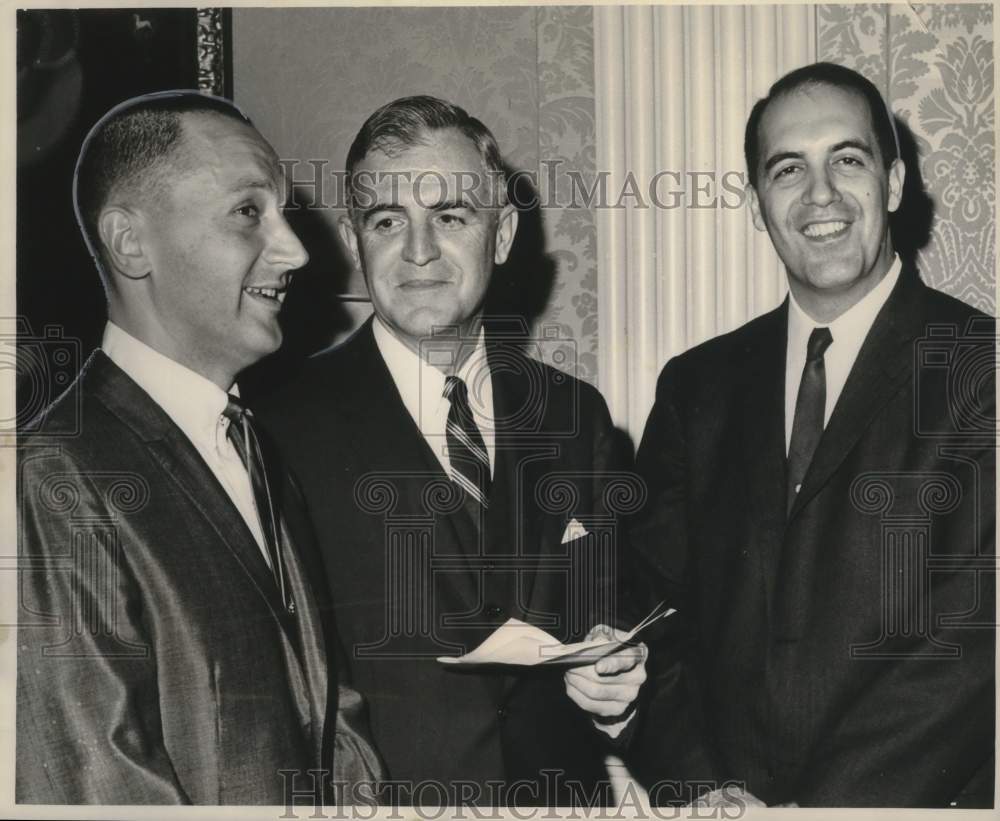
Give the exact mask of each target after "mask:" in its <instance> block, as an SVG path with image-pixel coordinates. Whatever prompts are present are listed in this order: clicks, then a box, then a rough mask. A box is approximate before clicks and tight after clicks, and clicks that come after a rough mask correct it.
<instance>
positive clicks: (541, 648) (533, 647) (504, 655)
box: [438, 602, 676, 667]
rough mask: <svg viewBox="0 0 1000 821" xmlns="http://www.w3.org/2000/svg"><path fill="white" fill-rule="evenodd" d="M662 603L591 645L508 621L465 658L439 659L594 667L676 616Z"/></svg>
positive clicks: (442, 658)
mask: <svg viewBox="0 0 1000 821" xmlns="http://www.w3.org/2000/svg"><path fill="white" fill-rule="evenodd" d="M664 608H665V602H660V603H659V604H658V605H657V606H656V607H655V608H653V611H652V612H651V613H650V614H649V615H648V616H646V618H644V619H643V620H642V621H641V622H639V623H638V624H637V625H636V626H635V627H633V628H632V629H631V630H629V632H627V633H618V634H616V636H615V637H612V636H606V635H605V636H597V637H595V638H592V639H590V640H588V641H578V642H574V643H573V644H563V643H561V642H560V641H559V640H558V639H557V638H555V636H552V635H550V634H549V633H546V632H545V631H544V630H542V629H541V628H539V627H535V626H534V625H531V624H526V623H525V622H523V621H521V620H520V619H507V621H506V622H504V623H503V624H501V625H500V626H499V627H498V628H497V629H496V630H494V631H493V632H492V633H491V634H490V635H489V637H488V638H487V639H486V640H485V641H484V642H483V643H482V644H480V645H479V646H478V647H477V648H476V649H474V650H472V651H470V652H468V653H466V654H465V655H464V656H458V657H455V656H439V657H438V661H440V662H441V663H442V664H451V665H466V664H512V665H516V666H519V667H534V666H537V665H541V664H559V665H566V666H571V667H572V666H579V665H583V664H593V663H594V662H595V661H597V660H598V659H599V658H602V657H603V656H606V655H608V654H609V653H612V652H614V651H615V650H617V649H618V648H619V647H622V646H623V645H625V644H628V643H629V642H630V641H632V639H634V638H635V637H636V636H637V635H638V634H639V632H640V631H642V630H644V629H645V628H647V627H648V626H649V625H651V624H652V623H653V622H655V621H659V620H660V619H665V618H666V617H667V616H669V615H671V614H673V613H675V612H676V611H675V610H674V608H672V607H669V608H665V609H664Z"/></svg>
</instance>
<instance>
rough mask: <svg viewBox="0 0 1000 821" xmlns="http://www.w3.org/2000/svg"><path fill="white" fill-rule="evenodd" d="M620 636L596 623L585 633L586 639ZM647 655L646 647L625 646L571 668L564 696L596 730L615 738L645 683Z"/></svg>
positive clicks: (629, 716) (566, 680) (640, 645)
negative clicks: (584, 712)
mask: <svg viewBox="0 0 1000 821" xmlns="http://www.w3.org/2000/svg"><path fill="white" fill-rule="evenodd" d="M622 635H624V634H623V633H621V632H620V631H617V630H614V629H612V628H611V627H608V626H607V625H604V624H599V625H597V626H596V627H594V628H593V629H591V631H590V632H589V633H588V634H587V640H588V641H589V640H590V639H593V638H597V637H599V636H609V637H611V636H613V637H616V638H617V637H619V636H622ZM648 654H649V651H648V648H647V647H646V645H645V644H638V645H625V646H623V647H621V648H620V649H618V650H616V651H615V652H614V653H610V654H608V655H606V656H604V657H602V658H600V659H598V660H597V661H596V662H594V663H593V664H588V665H587V666H585V667H573V668H571V669H569V670H567V671H566V674H565V676H564V677H563V679H564V681H565V682H566V695H568V696H569V697H570V698H571V699H572V700H573V701H574V703H575V704H576V705H577V706H578V707H580V709H582V710H585V711H586V712H588V713H590V714H591V715H592V716H593V717H594V723H595V724H596V725H597V727H598V728H599V729H601V730H602V731H604V732H606V733H607V734H608V735H610V736H611V737H612V738H616V737H617V736H618V734H619V733H620V732H621V731H622V729H623V728H624V727H625V725H626V724H628V721H629V719H630V718H631V712H630V710H631V708H632V704H633V703H634V702H635V700H636V698H637V697H638V695H639V688H640V687H642V683H643V682H644V681H645V680H646V656H647V655H648ZM615 719H618V721H615Z"/></svg>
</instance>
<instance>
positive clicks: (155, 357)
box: [101, 321, 239, 442]
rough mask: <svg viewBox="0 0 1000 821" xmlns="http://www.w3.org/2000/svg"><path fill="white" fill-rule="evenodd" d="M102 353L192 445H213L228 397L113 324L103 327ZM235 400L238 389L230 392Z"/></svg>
mask: <svg viewBox="0 0 1000 821" xmlns="http://www.w3.org/2000/svg"><path fill="white" fill-rule="evenodd" d="M101 349H102V350H103V351H104V352H105V353H106V354H107V355H108V357H109V358H110V359H111V361H112V362H114V363H115V364H116V365H117V366H118V367H119V368H121V369H122V370H123V371H125V373H126V374H128V376H129V377H131V379H132V380H133V381H134V382H136V384H138V385H139V387H140V388H142V389H143V390H144V391H145V392H146V393H148V394H149V395H150V397H151V398H152V399H153V401H154V402H156V404H157V405H159V406H160V407H161V408H163V410H164V411H166V413H167V415H168V416H169V417H170V418H171V419H172V420H173V421H174V424H176V425H177V427H179V428H180V429H181V430H182V431H184V433H185V434H186V435H187V437H188V438H189V439H191V440H193V441H201V442H214V441H215V432H216V429H217V427H218V424H219V418H220V416H221V415H222V412H223V411H224V410H225V408H226V404H227V402H228V395H227V393H226V391H224V390H222V388H220V387H219V386H218V385H216V384H215V383H214V382H212V381H211V380H209V379H206V378H205V377H204V376H202V375H201V374H199V373H195V372H194V371H192V370H191V369H190V368H187V367H185V366H184V365H181V364H180V363H179V362H176V361H174V360H173V359H171V358H170V357H168V356H164V355H163V354H161V353H159V352H158V351H155V350H153V349H152V348H151V347H149V346H148V345H147V344H145V343H144V342H141V341H140V340H138V339H136V338H135V337H134V336H132V335H131V334H130V333H128V332H127V331H124V330H123V329H122V328H120V327H118V326H117V325H116V324H115V323H114V322H110V321H109V322H108V323H107V325H105V327H104V338H103V340H102V341H101ZM230 390H231V391H232V393H233V394H234V395H236V396H238V395H239V392H238V389H237V388H236V386H235V385H234V386H233V387H232V388H231V389H230Z"/></svg>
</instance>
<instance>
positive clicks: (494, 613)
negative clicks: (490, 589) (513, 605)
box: [486, 604, 503, 619]
mask: <svg viewBox="0 0 1000 821" xmlns="http://www.w3.org/2000/svg"><path fill="white" fill-rule="evenodd" d="M486 615H487V616H489V617H490V618H491V619H498V618H500V617H501V616H502V615H503V608H502V607H500V606H499V605H496V604H491V605H490V606H489V607H487V608H486Z"/></svg>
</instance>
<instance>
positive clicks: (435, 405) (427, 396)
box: [372, 316, 490, 433]
mask: <svg viewBox="0 0 1000 821" xmlns="http://www.w3.org/2000/svg"><path fill="white" fill-rule="evenodd" d="M372 333H373V334H374V335H375V344H376V345H377V346H378V349H379V353H380V354H382V359H383V360H384V361H385V364H386V367H387V368H388V369H389V374H390V376H392V381H393V382H394V383H395V384H396V389H397V390H398V391H399V395H400V397H401V398H402V400H403V404H404V405H405V406H406V409H407V410H408V411H409V413H410V415H411V416H412V417H413V419H414V420H415V421H416V422H417V427H418V428H420V430H421V431H424V432H425V433H426V432H428V430H429V426H428V422H429V420H430V419H432V418H433V415H434V414H435V413H437V411H438V409H440V407H441V403H442V402H447V401H448V400H446V399H445V398H444V380H445V375H444V372H443V371H441V370H440V369H438V368H437V367H435V366H434V365H431V364H430V363H429V362H427V360H425V359H424V358H423V357H422V356H420V355H419V354H418V353H416V352H415V351H413V350H412V349H410V348H408V347H407V346H406V345H405V344H403V342H401V341H400V340H399V339H398V338H397V337H396V336H395V335H394V334H393V333H392V331H390V330H389V329H388V328H387V327H386V325H385V323H383V322H382V320H381V319H379V317H378V316H375V318H374V322H373V323H372ZM486 363H487V360H486V340H485V335H484V333H483V329H482V327H480V329H479V336H478V337H477V339H476V346H475V348H474V349H473V351H472V353H471V354H470V355H469V356H468V357H467V358H466V359H465V361H464V362H463V363H462V365H461V366H460V367H459V369H458V373H457V374H456V376H458V377H460V378H461V379H462V380H463V381H464V382H465V383H466V385H467V386H468V388H469V391H470V393H472V391H473V389H474V384H477V383H478V382H479V380H481V379H483V377H484V376H485V378H486V380H487V382H488V381H489V378H490V374H489V367H488V365H487V364H486ZM487 387H489V386H487ZM476 409H477V405H476V403H473V411H474V412H475V411H476Z"/></svg>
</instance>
